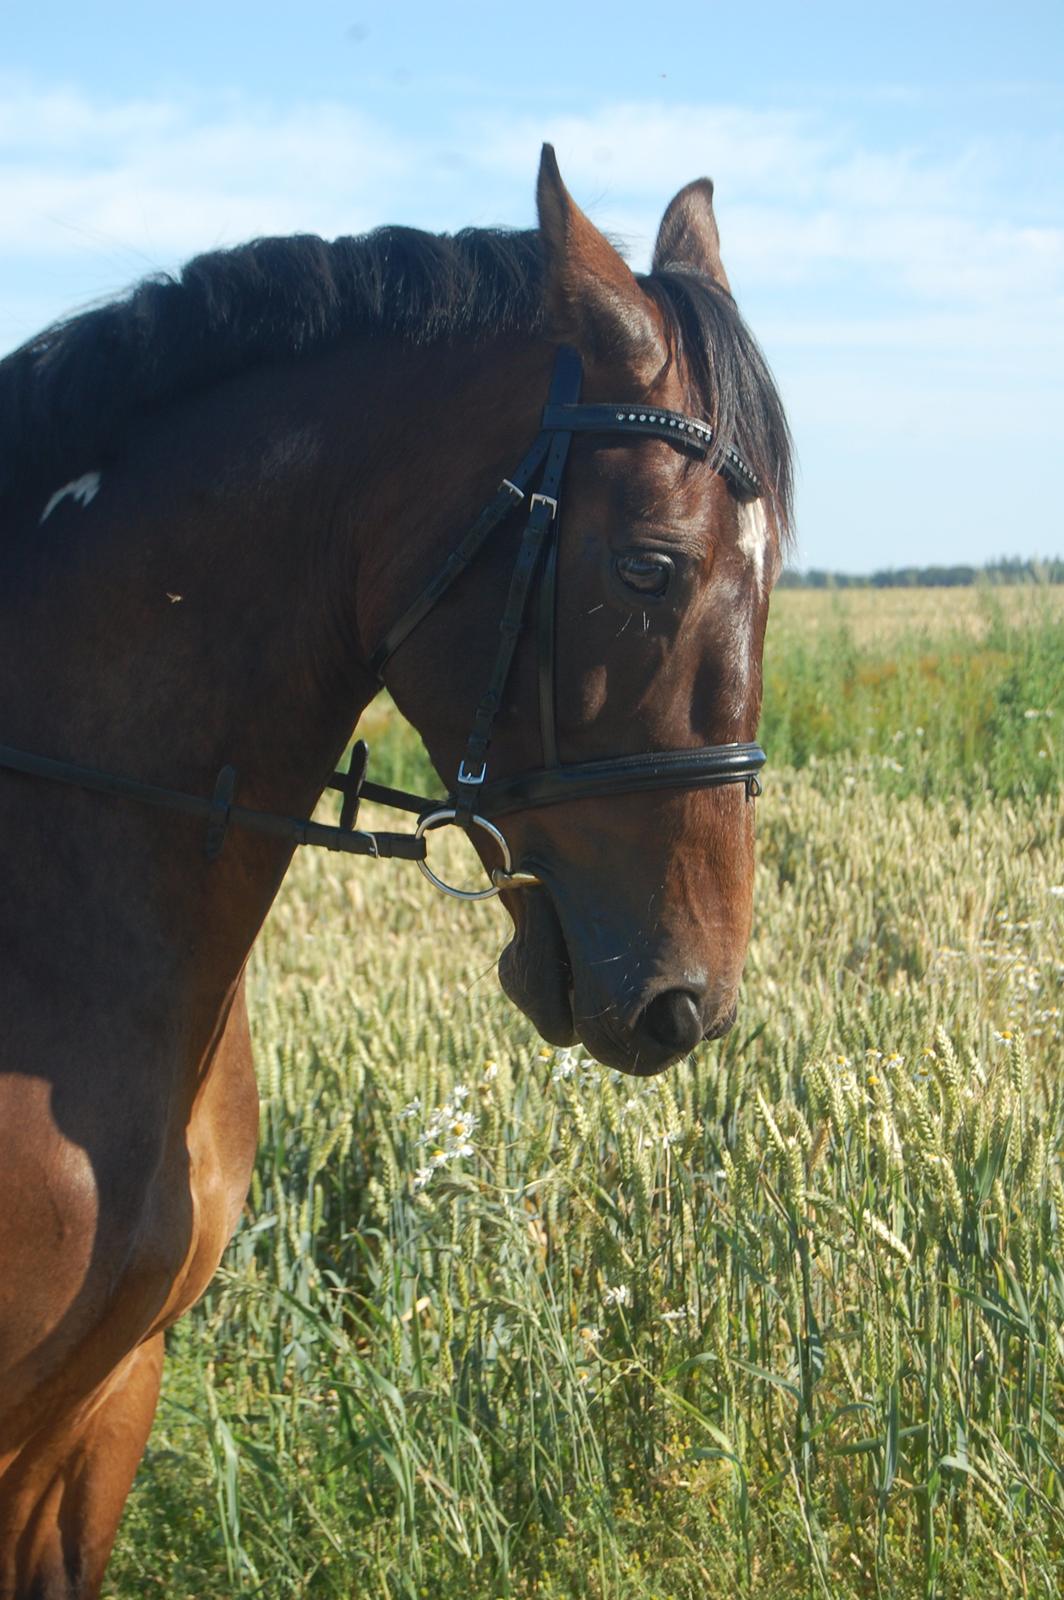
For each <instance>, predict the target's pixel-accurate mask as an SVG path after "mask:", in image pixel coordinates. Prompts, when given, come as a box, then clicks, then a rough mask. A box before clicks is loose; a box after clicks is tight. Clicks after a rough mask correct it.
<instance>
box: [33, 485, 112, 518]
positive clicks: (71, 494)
mask: <svg viewBox="0 0 1064 1600" xmlns="http://www.w3.org/2000/svg"><path fill="white" fill-rule="evenodd" d="M101 481H102V479H101V476H100V474H99V473H98V472H86V473H85V474H84V476H83V477H80V478H75V479H74V481H73V482H72V483H64V485H63V487H62V488H61V489H57V490H56V491H55V494H53V496H52V498H51V499H50V500H49V502H48V504H47V505H46V506H45V508H44V510H43V511H42V512H41V517H40V522H47V521H48V518H49V517H50V516H51V514H52V512H53V511H54V510H55V508H56V506H58V505H62V503H63V501H64V500H66V499H68V498H69V499H71V500H75V501H77V503H78V505H79V506H87V505H89V504H90V502H91V501H93V500H95V498H96V496H97V494H98V493H99V489H100V483H101ZM40 522H39V523H38V524H37V526H38V527H40Z"/></svg>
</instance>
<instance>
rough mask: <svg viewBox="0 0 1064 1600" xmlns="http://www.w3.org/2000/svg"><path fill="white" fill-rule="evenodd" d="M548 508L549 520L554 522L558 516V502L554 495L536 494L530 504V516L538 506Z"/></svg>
mask: <svg viewBox="0 0 1064 1600" xmlns="http://www.w3.org/2000/svg"><path fill="white" fill-rule="evenodd" d="M537 505H541V506H546V508H547V520H548V521H549V522H553V521H554V519H555V517H556V516H557V515H558V502H557V500H556V498H555V497H554V495H552V494H534V495H532V497H531V499H530V500H529V502H528V510H529V515H531V513H532V512H533V511H535V509H536V506H537Z"/></svg>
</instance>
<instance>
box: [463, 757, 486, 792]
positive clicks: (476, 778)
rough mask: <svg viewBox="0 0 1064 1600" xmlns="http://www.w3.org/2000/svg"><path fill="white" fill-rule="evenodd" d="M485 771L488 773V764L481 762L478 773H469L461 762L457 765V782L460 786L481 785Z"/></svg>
mask: <svg viewBox="0 0 1064 1600" xmlns="http://www.w3.org/2000/svg"><path fill="white" fill-rule="evenodd" d="M487 771H488V763H487V762H486V761H482V762H481V763H480V771H479V772H470V771H469V769H468V767H467V766H466V764H465V761H464V760H462V761H460V762H459V764H458V782H459V783H461V784H466V783H468V784H472V785H474V786H476V785H477V784H481V783H483V782H484V778H485V776H486V775H487Z"/></svg>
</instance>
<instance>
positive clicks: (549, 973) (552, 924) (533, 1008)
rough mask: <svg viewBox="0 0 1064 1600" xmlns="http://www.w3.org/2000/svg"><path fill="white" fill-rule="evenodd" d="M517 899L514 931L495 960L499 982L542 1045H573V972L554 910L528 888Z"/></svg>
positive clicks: (574, 1037)
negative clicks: (520, 903)
mask: <svg viewBox="0 0 1064 1600" xmlns="http://www.w3.org/2000/svg"><path fill="white" fill-rule="evenodd" d="M523 898H524V904H523V906H522V909H521V917H520V921H519V922H518V923H517V927H516V931H515V933H514V936H513V938H512V939H511V940H510V943H509V944H508V945H507V946H506V949H505V950H504V951H503V953H502V955H501V957H500V958H499V982H500V983H501V984H502V988H503V993H504V994H505V995H506V996H507V998H508V999H510V1000H512V1001H513V1003H514V1005H515V1006H517V1008H518V1010H520V1011H523V1012H524V1013H525V1016H526V1017H528V1018H529V1020H530V1021H531V1022H533V1023H534V1024H535V1027H536V1029H537V1031H538V1032H539V1034H540V1035H541V1037H542V1038H544V1039H546V1041H547V1043H548V1044H553V1045H557V1046H564V1045H571V1044H575V1043H576V1027H575V1025H574V1023H573V974H572V967H571V966H570V963H569V952H568V950H567V949H566V947H565V937H564V935H563V933H562V928H561V923H560V922H559V921H558V914H557V912H556V911H555V909H554V906H553V905H552V903H551V900H550V897H549V895H546V894H543V893H542V892H536V891H534V892H532V893H531V894H527V895H525V896H524V897H523Z"/></svg>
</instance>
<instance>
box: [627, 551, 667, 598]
mask: <svg viewBox="0 0 1064 1600" xmlns="http://www.w3.org/2000/svg"><path fill="white" fill-rule="evenodd" d="M614 567H615V570H616V573H617V576H618V577H619V578H620V580H621V582H622V583H625V584H627V586H628V588H629V589H635V590H636V591H637V593H639V594H654V595H662V594H664V593H665V591H666V589H667V588H668V587H669V579H670V578H671V577H672V562H671V561H670V560H669V558H668V556H660V555H625V556H618V557H617V559H616V561H615V562H614Z"/></svg>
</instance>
